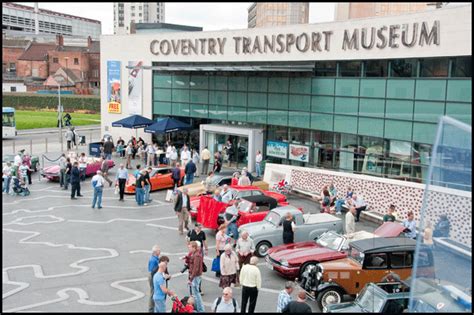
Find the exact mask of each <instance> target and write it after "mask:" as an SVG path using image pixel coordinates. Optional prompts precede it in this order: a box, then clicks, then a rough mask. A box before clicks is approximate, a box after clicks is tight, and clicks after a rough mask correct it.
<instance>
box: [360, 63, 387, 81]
mask: <svg viewBox="0 0 474 315" xmlns="http://www.w3.org/2000/svg"><path fill="white" fill-rule="evenodd" d="M387 75H388V61H387V60H368V61H366V62H365V76H366V77H386V76H387Z"/></svg>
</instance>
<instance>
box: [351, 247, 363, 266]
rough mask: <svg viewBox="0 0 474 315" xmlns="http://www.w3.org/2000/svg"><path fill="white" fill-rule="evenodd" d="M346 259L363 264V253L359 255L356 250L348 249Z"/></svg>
mask: <svg viewBox="0 0 474 315" xmlns="http://www.w3.org/2000/svg"><path fill="white" fill-rule="evenodd" d="M348 257H350V258H352V259H354V260H355V261H357V262H358V263H359V264H361V265H362V264H363V263H364V253H361V252H360V251H359V250H358V249H357V248H354V247H350V248H349V255H348Z"/></svg>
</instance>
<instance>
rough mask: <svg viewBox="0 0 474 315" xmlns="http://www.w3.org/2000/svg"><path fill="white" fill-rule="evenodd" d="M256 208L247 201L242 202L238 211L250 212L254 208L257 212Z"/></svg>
mask: <svg viewBox="0 0 474 315" xmlns="http://www.w3.org/2000/svg"><path fill="white" fill-rule="evenodd" d="M254 206H255V205H254V204H253V203H252V202H249V201H247V200H241V201H240V203H239V206H238V207H237V209H239V211H241V212H250V209H252V208H253V210H255V207H254Z"/></svg>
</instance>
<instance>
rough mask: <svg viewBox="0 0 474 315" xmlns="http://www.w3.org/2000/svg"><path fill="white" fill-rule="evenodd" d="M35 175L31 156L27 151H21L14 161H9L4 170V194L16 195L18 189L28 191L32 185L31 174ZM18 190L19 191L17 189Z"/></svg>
mask: <svg viewBox="0 0 474 315" xmlns="http://www.w3.org/2000/svg"><path fill="white" fill-rule="evenodd" d="M32 173H33V169H32V165H31V155H30V154H29V153H28V152H25V150H21V151H19V152H18V153H17V154H16V155H15V157H14V160H13V163H12V162H11V161H7V163H6V164H5V166H3V169H2V179H3V187H2V192H3V193H5V194H9V195H15V194H16V192H15V191H18V190H17V189H21V188H22V189H28V186H29V185H32V184H33V182H32V181H31V174H32ZM15 188H17V189H15Z"/></svg>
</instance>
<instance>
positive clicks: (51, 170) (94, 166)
mask: <svg viewBox="0 0 474 315" xmlns="http://www.w3.org/2000/svg"><path fill="white" fill-rule="evenodd" d="M72 162H74V160H71V163H72ZM107 162H108V163H109V169H110V168H112V167H114V166H115V163H114V161H112V160H107ZM100 164H101V162H100V159H98V158H94V157H89V158H87V168H86V177H89V176H94V175H95V174H96V173H97V171H98V170H100ZM41 176H43V177H45V178H47V179H49V180H51V181H55V182H58V181H59V165H52V166H48V167H45V168H43V169H42V170H41Z"/></svg>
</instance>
